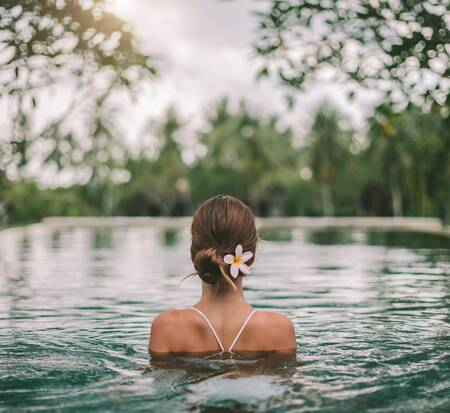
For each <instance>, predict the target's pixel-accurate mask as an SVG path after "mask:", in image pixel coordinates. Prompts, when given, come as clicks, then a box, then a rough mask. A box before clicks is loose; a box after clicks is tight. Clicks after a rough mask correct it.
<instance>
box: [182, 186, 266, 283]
mask: <svg viewBox="0 0 450 413" xmlns="http://www.w3.org/2000/svg"><path fill="white" fill-rule="evenodd" d="M191 235H192V244H191V258H192V262H193V263H194V268H195V270H196V271H197V273H198V275H199V276H200V278H201V279H202V281H204V282H205V283H207V284H212V285H215V286H217V288H218V289H219V290H224V289H226V288H235V285H234V282H233V279H232V278H231V277H230V271H229V266H228V265H227V264H225V262H224V260H223V257H224V256H225V255H227V254H233V255H234V253H235V248H236V246H237V245H238V244H241V245H242V247H243V250H244V251H251V252H252V253H253V257H252V258H251V259H250V260H249V261H247V262H246V264H247V265H251V264H252V262H253V260H254V254H255V250H256V241H257V233H256V227H255V217H254V215H253V213H252V211H251V210H250V208H249V207H248V206H246V205H245V204H244V203H242V202H241V201H239V199H236V198H234V197H232V196H228V195H218V196H215V197H214V198H211V199H208V200H207V201H206V202H204V203H203V204H202V205H201V206H200V207H199V208H198V209H197V211H196V212H195V214H194V218H193V220H192V226H191ZM241 275H243V274H242V273H239V276H241Z"/></svg>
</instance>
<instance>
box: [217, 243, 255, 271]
mask: <svg viewBox="0 0 450 413" xmlns="http://www.w3.org/2000/svg"><path fill="white" fill-rule="evenodd" d="M243 251H244V250H243V248H242V245H241V244H238V245H237V246H236V249H235V250H234V253H235V255H233V254H227V255H225V257H223V260H224V261H225V263H227V264H230V265H231V267H230V274H231V276H232V277H233V278H236V277H237V276H238V275H239V270H241V271H242V272H243V273H244V274H250V267H249V266H248V265H247V264H244V263H245V262H247V261H248V260H249V259H250V258H252V257H253V252H251V251H245V252H243Z"/></svg>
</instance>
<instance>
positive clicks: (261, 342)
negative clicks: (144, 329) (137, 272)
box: [149, 309, 296, 354]
mask: <svg viewBox="0 0 450 413" xmlns="http://www.w3.org/2000/svg"><path fill="white" fill-rule="evenodd" d="M199 313H200V311H195V310H194V309H182V310H171V311H167V312H165V313H162V314H160V315H158V316H157V317H156V318H155V320H154V321H153V323H152V329H151V335H150V341H149V350H150V352H151V353H152V354H158V353H210V352H223V351H224V350H225V351H227V350H228V349H230V347H231V346H232V347H233V348H232V350H233V352H236V353H239V352H275V351H279V352H288V353H294V354H295V351H296V341H295V333H294V327H293V325H292V322H291V321H290V320H289V319H288V318H287V317H285V316H283V315H282V314H279V313H275V312H270V311H256V312H254V314H252V312H251V311H250V312H248V311H247V312H246V313H244V312H242V313H241V314H239V315H236V316H235V317H229V316H228V317H223V316H221V314H219V313H216V314H203V315H205V316H206V319H205V318H204V317H202V314H199ZM250 316H251V317H250ZM247 318H249V319H248V322H247V323H246V324H245V325H244V323H245V321H246V319H247ZM208 321H209V322H210V324H211V325H209V324H208ZM241 329H242V331H241V332H240V330H241ZM214 332H215V333H216V335H217V336H218V337H216V336H215V334H214ZM239 332H240V334H239V335H238V336H237V334H238V333H239ZM234 341H235V342H234ZM233 342H234V343H233Z"/></svg>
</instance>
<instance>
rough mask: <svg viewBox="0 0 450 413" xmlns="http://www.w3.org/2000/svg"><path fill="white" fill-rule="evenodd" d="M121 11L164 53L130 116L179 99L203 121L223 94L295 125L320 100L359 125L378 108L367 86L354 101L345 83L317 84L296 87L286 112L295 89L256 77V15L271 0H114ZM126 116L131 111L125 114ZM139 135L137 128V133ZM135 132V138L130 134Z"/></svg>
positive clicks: (145, 41)
mask: <svg viewBox="0 0 450 413" xmlns="http://www.w3.org/2000/svg"><path fill="white" fill-rule="evenodd" d="M114 2H115V6H114V8H115V10H116V12H117V13H118V14H119V15H120V16H121V17H122V18H124V19H125V20H126V21H128V22H129V23H130V24H131V25H132V27H133V29H134V31H135V33H136V35H137V38H138V39H139V41H140V44H141V47H142V49H143V50H144V51H148V52H149V53H151V54H152V55H153V56H155V57H156V58H157V60H158V63H157V64H158V66H159V68H160V77H159V79H155V81H154V82H153V83H152V84H151V85H149V87H148V89H146V90H144V91H142V93H141V96H140V99H139V102H138V104H137V105H133V108H130V113H129V116H133V117H136V119H138V121H137V122H134V125H136V128H137V125H138V124H139V123H140V121H141V120H142V119H145V118H146V117H148V116H154V117H155V118H157V117H158V115H159V114H160V113H161V112H163V111H164V110H165V109H166V108H167V107H168V106H169V105H171V104H174V105H175V106H176V107H177V108H178V110H179V112H180V114H181V115H182V116H183V117H184V118H185V119H186V120H189V123H190V126H191V127H196V125H197V124H199V123H201V120H202V119H203V118H204V114H205V111H208V108H211V107H212V106H213V105H214V103H215V102H216V101H217V100H218V99H219V98H220V97H222V96H230V97H231V100H232V102H234V103H235V104H237V102H238V101H239V100H240V99H245V100H246V101H247V102H249V106H250V108H251V109H253V110H254V111H255V112H257V113H260V114H262V115H269V114H272V113H278V114H280V115H281V116H282V118H283V119H284V120H285V121H286V122H288V123H289V124H291V125H292V126H294V127H297V128H302V127H306V125H307V124H308V119H309V117H310V116H309V115H310V114H311V112H312V111H313V110H314V108H315V107H316V106H317V104H318V102H319V101H321V100H322V99H324V98H327V99H328V100H330V101H331V102H332V103H334V104H335V106H336V107H337V108H338V109H339V110H341V111H343V112H345V113H346V114H347V115H348V116H349V117H350V118H351V119H352V120H354V121H355V123H356V126H358V125H360V124H361V121H362V119H364V117H365V116H367V114H368V113H369V112H370V109H371V108H372V107H373V103H374V95H373V94H368V93H362V94H361V95H360V96H359V98H358V99H357V100H356V101H355V102H354V103H350V102H349V101H347V100H346V98H345V93H344V87H343V86H340V85H330V84H328V85H324V84H322V85H311V92H308V93H305V92H294V94H295V96H296V97H297V105H296V107H295V109H294V110H293V111H292V112H290V113H289V112H288V111H287V107H286V100H285V97H286V95H287V94H288V93H291V94H292V93H293V92H292V90H288V89H287V88H286V87H283V86H281V85H280V84H279V83H278V81H277V79H273V80H262V81H259V82H257V81H256V80H255V76H256V73H257V72H258V69H260V68H261V64H260V61H259V60H258V58H257V56H256V55H255V52H254V51H253V49H252V44H253V43H254V41H255V40H256V38H257V32H256V26H257V19H256V17H255V16H253V15H252V14H251V12H252V10H255V8H256V7H264V6H265V5H267V4H268V2H267V1H258V0H253V1H251V0H240V1H237V0H233V1H223V0H222V1H220V0H189V1H186V0H170V1H167V0H114ZM126 118H127V116H125V119H126ZM131 135H133V133H131ZM131 139H133V138H131Z"/></svg>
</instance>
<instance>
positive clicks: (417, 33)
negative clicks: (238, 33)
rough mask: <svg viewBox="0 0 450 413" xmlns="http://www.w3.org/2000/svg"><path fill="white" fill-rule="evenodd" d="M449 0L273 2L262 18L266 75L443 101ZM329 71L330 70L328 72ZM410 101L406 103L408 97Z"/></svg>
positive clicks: (260, 46) (449, 85)
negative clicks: (353, 85)
mask: <svg viewBox="0 0 450 413" xmlns="http://www.w3.org/2000/svg"><path fill="white" fill-rule="evenodd" d="M449 6H450V0H425V1H417V0H398V1H393V0H355V1H353V0H335V1H329V0H303V1H293V0H271V1H270V7H269V8H268V10H265V11H262V12H259V13H257V16H258V19H259V31H260V36H259V39H258V42H257V44H256V51H257V52H258V54H259V55H260V56H261V57H263V58H264V59H265V61H266V62H265V65H264V67H263V68H262V69H261V72H260V74H259V75H260V76H268V75H271V74H273V73H277V74H278V76H279V77H280V79H281V80H282V82H284V83H286V84H288V85H290V86H293V87H296V88H303V87H304V86H305V85H306V84H307V83H308V82H309V81H312V80H318V79H323V78H324V77H326V78H328V79H330V77H329V76H330V73H332V77H331V78H332V79H334V80H340V81H344V80H352V81H356V82H357V83H359V84H363V85H364V86H367V87H369V88H374V89H377V90H382V91H384V92H385V93H386V94H387V97H389V98H390V99H391V100H393V101H398V100H399V99H402V98H405V97H406V98H407V99H408V100H411V101H415V102H416V103H418V104H422V103H424V102H427V101H429V102H433V101H436V102H439V103H441V104H442V103H444V102H445V101H446V98H447V96H448V92H449V90H450V82H449V78H450V66H449V48H448V43H449V41H450V32H449V21H450V20H449V19H450V11H449V10H450V8H449ZM330 69H331V70H330ZM402 100H404V99H402Z"/></svg>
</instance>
